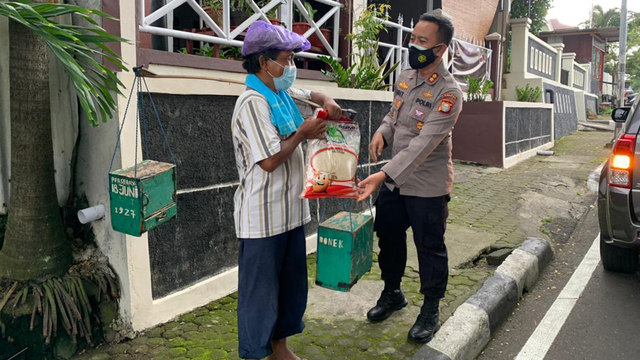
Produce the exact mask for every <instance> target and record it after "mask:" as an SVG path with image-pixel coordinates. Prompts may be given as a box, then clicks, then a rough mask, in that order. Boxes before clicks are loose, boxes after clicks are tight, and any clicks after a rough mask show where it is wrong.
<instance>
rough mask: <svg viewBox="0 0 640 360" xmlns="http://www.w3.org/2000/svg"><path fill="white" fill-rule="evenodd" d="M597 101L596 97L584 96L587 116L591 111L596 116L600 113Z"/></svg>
mask: <svg viewBox="0 0 640 360" xmlns="http://www.w3.org/2000/svg"><path fill="white" fill-rule="evenodd" d="M597 99H598V98H597V97H595V96H589V95H587V94H584V106H585V111H586V112H585V114H589V110H591V111H593V112H594V114H597V113H598V104H597Z"/></svg>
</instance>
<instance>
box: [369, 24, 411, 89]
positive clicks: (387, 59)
mask: <svg viewBox="0 0 640 360" xmlns="http://www.w3.org/2000/svg"><path fill="white" fill-rule="evenodd" d="M388 17H389V16H388V15H387V18H388ZM376 20H378V21H379V22H381V23H382V24H384V25H386V26H388V27H391V28H393V29H395V30H396V34H397V35H396V42H395V43H386V42H382V41H379V42H378V46H379V47H380V48H382V49H383V51H386V54H384V53H383V56H384V60H383V61H382V63H383V64H385V63H386V66H385V68H384V69H383V71H382V73H384V72H385V71H386V70H387V68H390V67H391V66H393V65H395V64H396V63H400V65H399V66H398V67H397V68H396V70H395V71H394V72H393V74H391V76H389V79H388V82H387V84H394V83H395V80H396V79H397V78H398V76H399V75H400V72H401V71H402V64H406V63H407V62H408V57H409V49H408V48H406V47H404V46H403V45H404V42H405V34H409V35H411V33H412V32H413V19H411V27H406V26H403V22H404V18H403V16H402V14H400V15H399V16H398V22H397V23H394V22H391V21H388V20H384V19H379V18H376ZM378 65H380V64H378ZM389 91H393V87H390V88H389Z"/></svg>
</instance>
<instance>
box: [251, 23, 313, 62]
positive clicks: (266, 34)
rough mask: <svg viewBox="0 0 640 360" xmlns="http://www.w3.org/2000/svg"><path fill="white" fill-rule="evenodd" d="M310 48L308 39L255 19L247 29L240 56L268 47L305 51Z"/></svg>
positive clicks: (267, 48) (261, 50)
mask: <svg viewBox="0 0 640 360" xmlns="http://www.w3.org/2000/svg"><path fill="white" fill-rule="evenodd" d="M310 48H311V44H309V41H308V40H307V39H305V38H304V37H303V36H302V35H298V34H296V33H294V32H291V31H289V30H287V29H285V28H284V27H282V26H276V25H271V24H267V23H266V22H264V21H256V22H254V23H253V24H251V26H249V29H248V30H247V34H246V35H245V37H244V44H243V45H242V56H247V55H251V54H255V53H259V52H263V51H265V50H269V49H276V50H286V51H293V52H299V51H306V50H309V49H310Z"/></svg>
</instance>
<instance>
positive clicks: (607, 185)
mask: <svg viewBox="0 0 640 360" xmlns="http://www.w3.org/2000/svg"><path fill="white" fill-rule="evenodd" d="M611 118H612V119H613V121H615V122H616V123H622V124H623V127H622V129H623V131H621V135H620V136H619V137H618V139H617V140H616V141H615V143H614V144H613V150H612V153H611V156H610V157H609V159H608V160H607V161H606V163H605V164H604V166H603V169H602V172H601V173H600V182H599V186H598V221H599V225H600V258H601V259H602V265H603V266H604V268H605V269H606V270H609V271H616V272H625V273H635V272H636V271H637V269H638V253H639V251H640V134H639V130H640V109H638V98H637V97H636V99H635V101H634V102H633V106H631V107H621V108H617V109H614V110H613V112H612V113H611Z"/></svg>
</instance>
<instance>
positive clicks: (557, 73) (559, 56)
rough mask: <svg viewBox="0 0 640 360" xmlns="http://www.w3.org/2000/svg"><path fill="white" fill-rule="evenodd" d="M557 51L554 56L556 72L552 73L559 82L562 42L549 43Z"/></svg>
mask: <svg viewBox="0 0 640 360" xmlns="http://www.w3.org/2000/svg"><path fill="white" fill-rule="evenodd" d="M550 45H551V46H552V47H553V48H554V49H556V51H557V52H558V56H556V73H555V74H554V78H555V81H557V82H560V79H561V76H562V54H563V50H564V44H563V43H555V44H550Z"/></svg>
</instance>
